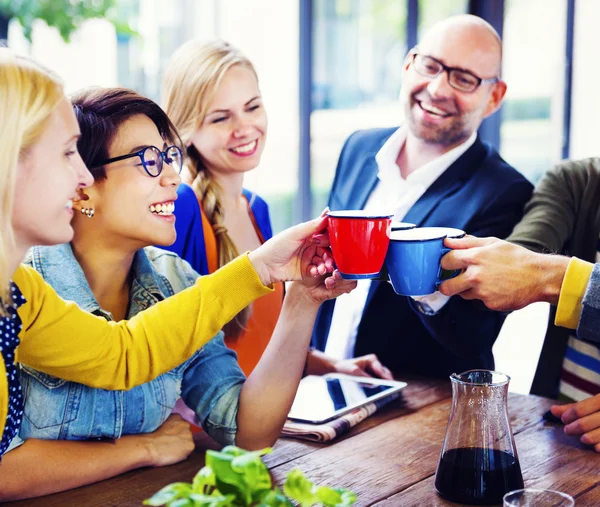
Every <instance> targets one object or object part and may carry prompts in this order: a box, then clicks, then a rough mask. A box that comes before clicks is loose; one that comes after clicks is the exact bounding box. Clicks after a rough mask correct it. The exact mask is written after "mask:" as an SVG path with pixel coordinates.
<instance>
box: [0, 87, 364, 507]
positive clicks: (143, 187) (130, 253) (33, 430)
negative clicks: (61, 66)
mask: <svg viewBox="0 0 600 507" xmlns="http://www.w3.org/2000/svg"><path fill="white" fill-rule="evenodd" d="M73 107H74V110H75V114H76V117H77V120H78V123H79V128H80V130H81V137H80V138H79V141H78V149H79V152H80V154H81V157H82V159H83V161H84V162H85V164H86V165H87V166H88V167H90V168H91V169H90V171H91V173H92V175H93V176H94V182H93V184H92V185H90V186H88V187H85V188H80V189H79V191H78V194H77V197H76V199H74V200H73V209H74V210H75V214H74V218H73V222H72V225H73V229H74V231H75V234H74V237H73V239H72V241H71V242H70V243H67V244H63V245H59V246H47V247H34V248H33V249H32V250H31V251H30V252H29V254H28V255H27V257H26V263H27V264H29V265H30V266H31V267H33V268H34V269H36V270H37V271H38V272H39V273H40V274H42V276H43V277H44V279H45V280H46V282H48V283H49V284H50V285H52V287H53V288H54V289H55V290H56V291H57V293H58V294H59V295H60V296H62V297H63V298H64V299H66V300H70V301H74V302H76V303H77V304H78V305H79V306H80V307H81V308H83V309H84V310H86V311H88V312H91V313H93V314H95V315H98V316H100V317H104V318H105V319H107V320H117V321H118V320H122V319H126V318H131V317H133V316H135V315H136V314H137V313H138V312H140V311H142V310H144V309H145V308H148V307H149V306H152V305H154V304H155V303H157V302H159V301H161V300H163V299H165V298H167V297H169V296H171V295H173V294H175V293H177V292H180V291H182V290H183V289H185V288H187V287H190V286H192V285H194V283H195V281H196V279H197V278H198V275H197V273H195V272H194V271H193V270H192V269H191V267H190V266H189V265H188V264H187V263H186V262H185V261H183V260H182V259H180V258H179V257H178V256H177V255H176V254H173V253H171V252H167V251H165V250H161V249H159V248H155V247H151V246H149V245H170V244H171V243H173V242H174V241H175V227H174V221H175V217H174V215H173V210H174V208H175V206H176V205H177V203H176V199H177V193H176V188H177V185H178V184H179V182H180V177H179V173H180V171H181V168H182V154H181V149H180V148H179V138H178V135H177V133H176V131H175V128H174V127H173V125H172V123H171V122H170V121H169V119H168V118H167V116H166V114H165V113H164V112H163V111H162V110H161V109H160V107H159V106H158V105H156V104H155V103H154V102H152V101H151V100H149V99H146V98H144V97H141V96H139V95H138V94H136V93H135V92H133V91H130V90H125V89H120V88H110V89H93V90H88V91H84V92H82V93H80V94H78V95H77V96H75V97H74V98H73ZM336 285H338V288H337V289H335V290H334V291H330V290H327V289H325V287H324V285H323V284H322V283H321V280H315V281H314V282H313V281H308V282H302V283H301V284H292V286H291V287H290V291H289V294H288V298H289V301H288V302H287V303H286V304H287V306H285V305H284V319H282V323H281V325H280V329H279V335H278V337H275V338H274V342H275V343H274V346H273V348H272V350H271V354H270V355H267V356H266V358H265V359H264V364H263V368H262V370H261V371H259V372H258V373H257V374H254V375H252V376H250V377H249V379H248V380H247V381H246V379H245V377H244V375H243V373H242V372H241V370H240V368H239V366H238V364H237V361H236V357H235V354H234V353H233V352H232V351H230V350H229V349H227V348H226V347H225V345H224V343H223V337H222V333H221V332H220V333H218V334H217V336H216V337H214V338H213V339H212V340H211V341H209V342H208V343H207V344H206V345H205V346H204V347H203V348H202V349H200V350H198V351H197V352H196V353H195V355H193V356H192V357H191V358H190V359H188V360H187V361H186V362H184V363H183V364H181V365H180V366H178V367H176V368H175V369H173V370H171V371H169V372H167V373H165V374H163V375H161V376H159V377H157V378H156V379H155V380H153V381H151V382H149V383H146V384H143V385H141V386H138V387H135V388H133V389H131V390H129V391H106V390H103V389H94V388H91V387H86V386H84V385H81V384H77V383H74V382H67V381H66V380H63V379H60V378H57V377H55V376H51V375H47V374H45V373H42V372H39V371H36V370H35V369H33V368H31V367H28V366H23V367H21V369H20V381H21V385H22V388H23V394H24V418H23V421H22V423H21V427H20V431H19V433H18V436H17V437H16V438H15V439H14V440H13V442H12V443H11V445H10V447H9V449H8V452H7V453H6V454H5V456H4V459H3V462H2V467H0V500H7V499H18V498H27V497H32V496H39V495H43V494H49V493H53V492H57V491H61V490H65V489H70V488H74V487H78V486H82V485H84V484H88V483H91V482H95V481H98V480H102V479H105V478H108V477H112V476H115V475H118V474H120V473H123V472H125V471H128V470H131V469H135V468H139V467H144V466H164V465H168V464H172V463H176V462H178V461H181V460H183V459H185V458H186V457H187V456H188V455H189V454H190V453H191V452H192V451H193V449H194V443H193V440H192V435H191V431H190V427H189V424H188V423H187V422H185V421H183V420H182V419H181V418H180V416H178V415H170V414H171V410H172V408H173V406H174V405H175V402H176V401H177V399H178V398H179V397H180V396H181V397H182V398H183V399H184V400H185V402H186V404H187V405H188V406H190V407H193V409H194V412H195V414H196V417H197V419H198V420H199V422H200V423H201V425H202V426H203V427H204V429H205V430H206V431H207V432H208V433H209V434H210V435H211V436H212V437H213V438H215V439H216V440H217V441H218V442H220V443H222V444H227V443H233V442H235V443H237V444H238V445H240V446H244V447H249V448H259V447H264V446H266V445H271V444H272V443H273V442H274V440H275V439H276V438H277V436H278V435H279V432H280V430H281V426H282V425H283V422H284V421H285V417H286V415H287V413H288V411H289V407H290V405H291V402H292V400H293V397H294V393H295V391H296V388H297V385H298V381H299V379H300V376H301V373H302V367H303V364H304V356H305V344H303V343H300V340H298V339H296V335H295V334H293V333H291V332H290V330H295V331H298V330H302V329H303V328H306V329H307V330H310V329H311V328H312V324H313V321H312V320H311V319H309V318H306V312H305V310H306V308H307V307H308V306H310V305H312V306H315V307H318V305H319V304H320V302H321V301H322V300H324V299H327V298H329V297H331V296H334V295H336V294H340V293H343V292H347V291H348V290H350V289H351V288H352V287H353V286H354V285H353V284H352V283H350V282H342V283H338V284H336ZM164 325H165V326H176V325H177V322H165V323H164ZM80 332H81V333H85V332H86V331H85V329H81V331H80ZM57 338H58V337H57ZM294 372H296V373H295V374H294ZM272 385H276V386H277V390H278V392H279V396H278V397H269V396H267V399H262V398H261V396H262V395H263V394H264V393H265V392H266V391H267V389H268V386H272ZM25 476H26V477H27V480H25V481H24V480H23V477H25Z"/></svg>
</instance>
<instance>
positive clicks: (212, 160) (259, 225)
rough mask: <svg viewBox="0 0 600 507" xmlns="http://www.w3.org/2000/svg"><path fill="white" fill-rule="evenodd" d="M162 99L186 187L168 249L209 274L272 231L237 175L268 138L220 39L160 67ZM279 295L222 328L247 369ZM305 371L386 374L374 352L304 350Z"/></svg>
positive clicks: (273, 319) (244, 72)
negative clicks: (339, 355) (177, 140)
mask: <svg viewBox="0 0 600 507" xmlns="http://www.w3.org/2000/svg"><path fill="white" fill-rule="evenodd" d="M163 102H164V107H165V110H166V112H167V114H168V115H169V117H170V119H171V120H172V121H173V123H174V124H175V126H176V127H177V129H178V131H179V134H180V136H181V138H182V140H183V143H184V144H185V146H186V150H187V159H186V166H187V167H186V168H185V169H184V172H183V173H182V179H183V181H184V182H185V183H187V184H188V185H189V186H187V185H180V187H179V189H178V194H179V201H178V205H177V209H176V211H175V214H176V216H177V222H176V229H177V241H176V242H175V244H174V245H173V246H172V247H170V249H172V250H173V251H174V252H176V253H178V254H179V255H180V256H181V257H183V258H184V259H185V260H187V261H188V262H189V263H190V264H191V265H192V267H193V268H194V269H195V270H196V271H198V272H199V273H201V274H206V273H212V272H213V271H215V270H216V269H218V268H219V267H221V266H223V265H225V264H226V263H227V262H229V261H230V260H231V259H234V258H235V257H236V256H237V255H238V253H239V252H243V251H245V250H253V249H254V248H257V247H259V246H260V245H261V244H262V243H263V242H264V241H266V240H268V239H269V238H270V237H271V236H272V231H271V221H270V218H269V210H268V207H267V204H266V203H265V201H264V200H263V199H261V198H260V197H259V196H258V195H256V194H252V193H250V192H249V191H247V190H246V189H244V188H243V182H244V174H245V173H247V172H248V171H251V170H253V169H255V168H256V167H257V166H258V164H259V162H260V158H261V155H262V153H263V149H264V147H265V142H266V136H267V123H268V122H267V114H266V111H265V107H264V104H263V99H262V96H261V93H260V89H259V86H258V77H257V74H256V70H255V69H254V66H253V65H252V63H251V62H250V61H249V60H248V58H247V57H246V56H245V55H244V54H243V53H242V52H241V51H239V50H238V49H237V48H235V47H233V46H232V45H231V44H228V43H227V42H224V41H222V40H213V41H208V42H202V41H189V42H187V43H186V44H184V45H183V46H182V47H181V48H179V49H178V50H177V51H176V52H175V54H174V55H173V57H172V59H171V61H170V63H169V65H168V67H167V69H166V72H165V80H164V89H163ZM190 187H191V188H190ZM194 195H195V197H196V199H197V202H196V200H195V199H194ZM282 300H283V284H280V285H279V286H276V287H275V290H274V291H273V292H272V293H271V294H269V295H267V296H266V297H262V298H260V299H258V300H256V301H255V302H254V303H253V305H251V306H248V307H246V308H245V309H244V310H242V311H241V312H240V313H238V314H237V316H236V317H235V319H234V320H232V321H231V322H230V323H229V324H228V325H227V326H225V328H224V331H225V334H226V338H225V341H226V344H227V345H228V346H229V347H230V348H232V349H234V350H235V351H236V352H237V354H238V361H239V363H240V366H241V367H242V370H243V371H244V373H245V374H246V375H249V374H250V372H251V371H252V370H253V368H254V367H255V365H256V364H257V363H258V361H259V359H260V357H261V356H262V354H263V352H264V350H265V348H266V347H267V345H268V343H269V340H270V339H271V336H272V334H273V330H274V328H275V324H276V323H277V319H278V318H279V314H280V311H281V305H282ZM306 371H307V372H308V373H315V374H319V373H326V372H329V371H340V372H343V373H349V374H354V375H375V376H379V377H384V378H391V373H390V372H389V371H388V370H387V369H386V368H385V367H383V366H382V365H381V363H380V362H379V361H378V360H377V358H376V357H375V356H374V355H369V356H365V357H360V358H354V359H351V360H347V361H339V362H334V361H332V360H330V359H329V358H327V357H326V356H325V355H324V354H322V353H321V352H318V351H313V350H311V351H310V352H309V355H308V358H307V364H306Z"/></svg>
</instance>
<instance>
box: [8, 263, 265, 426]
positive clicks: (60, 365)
mask: <svg viewBox="0 0 600 507" xmlns="http://www.w3.org/2000/svg"><path fill="white" fill-rule="evenodd" d="M13 281H14V282H15V283H16V285H17V286H18V287H19V289H20V290H21V292H22V293H23V296H24V297H25V299H26V300H27V302H26V303H25V304H23V305H22V306H21V307H20V308H19V310H18V313H19V317H20V318H21V320H22V322H23V329H22V331H21V333H20V335H19V338H20V340H21V343H20V345H19V346H18V348H17V353H16V361H17V362H20V363H22V364H26V365H29V366H31V367H32V368H35V369H36V370H40V371H43V372H46V373H48V374H50V375H54V376H56V377H60V378H63V379H66V380H72V381H75V382H80V383H82V384H87V385H89V386H91V387H96V388H103V389H130V388H131V387H133V386H135V385H138V384H142V383H144V382H148V381H150V380H152V379H154V378H155V377H157V376H158V375H160V374H161V373H164V372H166V371H168V370H171V369H172V368H174V367H175V366H177V365H179V364H181V363H182V362H183V361H185V360H186V359H187V358H188V357H190V356H191V355H192V354H193V353H194V352H195V351H196V350H197V349H199V348H200V347H202V345H204V344H205V343H206V342H207V341H209V340H210V339H211V338H212V337H213V336H214V335H216V334H217V332H218V331H219V330H220V329H221V328H222V327H223V326H224V325H225V324H226V323H227V322H229V321H230V320H231V319H232V318H233V317H234V316H235V315H236V314H237V313H238V312H239V311H240V310H241V309H242V308H244V307H246V306H247V305H248V304H250V303H251V302H252V301H254V300H255V299H256V298H258V297H260V296H262V295H264V294H267V293H269V292H270V291H271V289H269V288H268V287H265V286H264V285H263V284H262V283H261V281H260V279H259V277H258V275H257V273H256V271H255V270H254V268H253V266H252V264H251V263H250V260H249V259H248V256H247V255H242V256H240V257H239V258H238V259H236V260H234V261H232V262H230V263H229V264H227V265H226V266H224V267H222V268H221V269H219V270H218V271H216V272H215V273H213V274H211V275H207V276H204V277H201V278H199V279H198V281H197V282H196V285H195V286H193V287H190V288H189V289H186V290H184V291H182V292H180V293H178V294H176V295H174V296H172V297H170V298H168V299H166V300H165V301H162V302H160V303H158V304H156V305H154V306H152V307H150V308H148V309H147V310H145V311H143V312H141V313H139V314H138V315H136V316H135V317H134V318H132V319H131V320H129V321H121V322H108V321H106V320H105V319H103V318H102V317H96V316H95V315H92V314H90V313H88V312H85V311H83V310H81V309H80V308H79V307H78V306H77V305H76V304H75V303H72V302H67V301H64V300H63V299H61V298H60V297H59V296H58V295H57V294H56V292H54V290H53V289H52V287H50V286H49V285H48V284H47V283H46V282H45V281H44V280H43V279H42V277H41V276H40V275H39V273H37V272H36V271H34V270H33V269H31V268H29V267H26V266H20V267H19V269H18V270H17V271H16V272H15V274H14V277H13ZM1 357H2V355H1V354H0V358H1ZM7 413H8V391H7V381H6V370H5V366H4V362H3V361H2V360H0V436H1V435H2V433H3V432H4V424H5V421H6V416H7Z"/></svg>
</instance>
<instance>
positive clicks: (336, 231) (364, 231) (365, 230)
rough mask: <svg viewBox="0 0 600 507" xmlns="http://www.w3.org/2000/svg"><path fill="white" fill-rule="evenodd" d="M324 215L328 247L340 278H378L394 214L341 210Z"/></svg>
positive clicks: (388, 241) (388, 242)
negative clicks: (327, 221) (326, 223)
mask: <svg viewBox="0 0 600 507" xmlns="http://www.w3.org/2000/svg"><path fill="white" fill-rule="evenodd" d="M327 216H328V218H329V226H328V230H329V242H330V243H331V251H332V253H333V258H334V259H335V263H336V265H337V268H338V270H339V272H340V274H341V275H342V278H345V279H347V280H361V279H371V278H377V276H378V275H379V271H380V270H381V267H382V266H383V263H384V261H385V256H386V253H387V249H388V245H389V244H390V233H391V229H392V216H393V214H389V215H385V214H383V215H382V214H380V213H367V212H365V211H364V210H344V211H330V212H328V213H327Z"/></svg>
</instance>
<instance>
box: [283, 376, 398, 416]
mask: <svg viewBox="0 0 600 507" xmlns="http://www.w3.org/2000/svg"><path fill="white" fill-rule="evenodd" d="M401 387H403V385H402V384H398V383H393V382H392V383H389V384H386V383H381V384H380V383H374V382H373V383H372V382H369V381H368V380H364V381H362V380H360V381H357V380H355V378H352V377H346V378H344V377H330V376H326V377H319V376H308V377H305V378H303V379H302V381H301V382H300V385H299V387H298V392H297V393H296V397H295V399H294V403H293V405H292V409H291V410H290V414H289V418H290V419H296V420H301V421H308V422H323V421H327V420H328V419H332V418H334V417H337V416H338V415H341V414H343V413H344V412H347V411H349V410H351V409H353V408H355V407H359V406H361V405H364V404H365V403H369V402H370V401H373V400H374V399H378V398H381V397H383V396H385V395H386V394H387V393H389V394H391V393H392V392H394V391H397V390H398V389H399V388H401Z"/></svg>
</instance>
